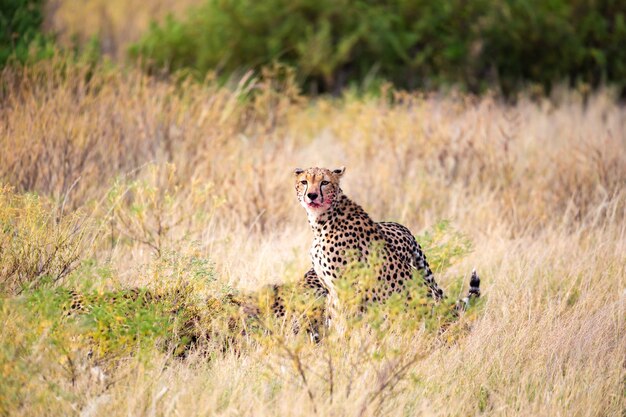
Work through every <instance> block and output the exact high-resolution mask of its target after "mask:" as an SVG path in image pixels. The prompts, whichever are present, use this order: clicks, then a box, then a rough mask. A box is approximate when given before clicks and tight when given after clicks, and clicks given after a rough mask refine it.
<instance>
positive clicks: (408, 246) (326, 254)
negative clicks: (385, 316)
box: [294, 168, 480, 304]
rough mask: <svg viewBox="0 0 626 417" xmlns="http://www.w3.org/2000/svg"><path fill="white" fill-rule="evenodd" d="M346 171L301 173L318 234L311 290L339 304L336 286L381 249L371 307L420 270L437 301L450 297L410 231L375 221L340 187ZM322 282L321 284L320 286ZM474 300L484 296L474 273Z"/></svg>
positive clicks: (298, 178) (299, 184)
mask: <svg viewBox="0 0 626 417" xmlns="http://www.w3.org/2000/svg"><path fill="white" fill-rule="evenodd" d="M344 172H345V168H340V169H335V170H329V169H325V168H309V169H306V170H305V169H296V170H295V171H294V176H295V188H296V194H297V197H298V201H299V202H300V204H301V205H302V206H303V207H304V209H305V210H306V212H307V216H308V220H309V224H310V226H311V229H312V231H313V243H312V246H311V250H310V255H311V260H312V263H313V268H312V269H311V270H310V271H309V272H307V274H306V276H305V280H306V282H308V285H309V286H311V287H315V286H317V291H319V293H320V294H324V293H326V294H328V295H329V296H330V302H331V304H336V303H337V302H338V299H337V291H336V289H335V283H336V282H337V279H338V278H339V277H341V275H342V273H343V272H344V271H345V270H346V268H347V267H348V265H349V264H350V263H351V262H352V261H358V262H360V263H363V264H365V265H367V266H373V265H369V263H370V259H371V255H372V251H373V250H374V248H379V249H378V250H379V251H380V253H378V256H379V257H380V258H381V260H382V265H377V270H376V273H377V279H376V283H375V285H373V286H372V287H371V288H368V290H367V294H365V297H364V299H365V301H366V302H372V301H373V302H377V301H383V300H385V299H387V298H388V297H389V296H391V295H392V294H393V293H403V292H405V291H406V290H407V286H408V285H409V283H410V282H411V281H412V280H413V279H414V272H415V271H418V272H419V275H420V276H421V278H422V280H423V282H424V284H425V285H426V286H427V288H428V290H429V293H430V295H431V296H432V297H433V298H434V299H435V300H440V299H442V298H443V297H444V293H443V290H442V289H441V288H440V287H439V286H438V285H437V282H436V281H435V278H434V275H433V272H432V271H431V269H430V266H429V265H428V261H427V260H426V256H425V255H424V252H423V251H422V249H421V247H420V245H419V244H418V243H417V241H416V240H415V238H414V237H413V235H412V234H411V232H410V231H409V229H407V228H406V227H404V226H402V225H400V224H398V223H392V222H380V223H376V222H374V221H373V220H372V219H371V218H370V216H369V215H368V214H367V213H366V212H365V211H364V210H363V208H361V206H359V205H358V204H356V203H355V202H353V201H352V200H350V199H349V198H348V197H347V196H346V195H344V194H343V191H342V190H341V187H340V179H341V176H342V175H343V174H344ZM316 278H317V281H316ZM472 279H473V281H472V282H471V285H472V287H471V291H470V295H469V296H468V297H470V296H474V297H477V296H479V295H480V290H479V282H480V281H479V279H478V275H476V274H473V278H472Z"/></svg>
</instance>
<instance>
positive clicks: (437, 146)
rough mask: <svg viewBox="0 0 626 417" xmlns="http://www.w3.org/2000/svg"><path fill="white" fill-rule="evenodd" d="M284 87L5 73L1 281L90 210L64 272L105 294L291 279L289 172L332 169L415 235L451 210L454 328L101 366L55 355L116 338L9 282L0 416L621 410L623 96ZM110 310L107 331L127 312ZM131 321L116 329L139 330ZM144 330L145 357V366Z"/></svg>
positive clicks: (301, 258) (101, 74)
mask: <svg viewBox="0 0 626 417" xmlns="http://www.w3.org/2000/svg"><path fill="white" fill-rule="evenodd" d="M290 77H291V75H290V74H289V72H288V71H285V70H284V69H275V70H274V73H269V72H268V73H267V74H265V75H264V76H263V77H253V76H251V75H248V76H247V77H246V78H244V79H243V80H242V81H241V82H239V83H235V84H232V85H231V86H227V87H220V86H218V84H217V83H215V82H213V81H212V80H211V79H207V80H206V81H205V82H204V83H194V82H188V81H185V80H171V81H169V80H162V79H156V78H151V77H149V76H146V75H144V74H142V73H140V72H138V71H135V70H133V69H124V70H119V71H111V70H106V69H99V68H93V67H89V68H81V67H80V66H72V65H70V66H68V65H65V64H63V63H62V62H45V63H41V64H38V65H35V66H34V67H31V68H27V69H22V70H11V69H5V70H4V72H3V73H2V85H1V87H0V108H1V111H0V149H1V150H2V152H1V153H0V180H1V181H2V182H3V183H4V184H5V185H4V187H6V186H7V185H10V186H11V187H12V191H8V190H9V189H8V188H3V190H7V191H3V193H5V194H3V196H4V195H6V196H9V197H10V198H9V197H2V198H3V199H2V200H1V201H0V214H1V216H2V218H1V219H0V221H1V222H2V224H3V229H2V233H4V234H2V235H0V237H1V238H2V242H1V244H0V248H2V251H3V252H0V253H2V258H1V259H0V273H1V274H4V275H2V277H4V276H6V271H7V270H8V269H7V266H8V265H11V264H12V263H11V262H13V261H11V259H17V258H16V256H17V255H11V256H13V257H7V256H6V255H5V254H6V253H14V254H19V253H26V251H25V249H23V248H22V249H23V250H22V252H19V250H18V249H19V248H18V249H15V248H14V247H15V245H17V244H18V243H19V242H20V240H19V239H18V238H21V237H24V239H26V238H28V241H29V242H38V244H39V246H36V247H40V248H42V249H41V250H40V253H42V254H48V253H51V252H50V250H51V248H53V247H54V242H55V236H58V235H63V236H65V235H68V233H70V231H72V230H74V229H73V228H74V225H75V224H76V223H75V222H76V221H78V220H77V219H79V220H80V219H87V220H85V221H88V225H89V227H88V228H81V229H80V234H76V235H74V236H76V237H77V239H78V240H76V241H75V243H76V244H75V246H72V248H76V250H77V251H78V252H77V254H78V257H77V258H75V259H74V260H73V261H72V262H73V263H72V267H71V270H69V271H68V273H67V274H64V275H63V280H62V281H63V282H64V284H63V285H70V284H71V285H72V286H74V287H78V288H82V289H83V290H84V291H91V292H92V293H94V294H96V296H97V294H105V293H106V292H107V291H111V290H115V289H118V288H128V287H134V286H145V287H149V288H153V289H164V288H165V289H167V288H177V286H179V285H180V284H181V283H189V285H190V286H191V287H190V288H188V289H189V292H188V293H186V294H187V295H186V296H187V297H190V298H189V300H192V301H193V303H194V305H197V306H201V305H203V303H204V304H207V303H215V302H218V301H219V300H222V301H219V302H225V301H224V300H226V299H225V298H223V296H224V295H225V294H231V293H236V289H238V290H251V289H256V288H259V287H261V286H262V285H264V284H267V283H284V282H292V281H295V280H297V279H298V278H299V277H300V276H301V275H302V274H303V273H304V272H305V271H306V270H307V269H308V268H309V267H310V266H309V263H310V261H309V259H308V243H309V240H310V234H309V232H308V226H307V224H306V218H305V215H304V213H303V212H302V209H301V208H300V207H299V206H298V204H297V201H296V199H295V196H294V192H293V189H292V186H293V185H292V184H291V181H292V179H291V171H292V168H294V167H296V166H311V165H319V166H328V167H334V166H339V165H345V166H347V173H346V175H345V180H344V183H343V189H344V191H345V192H346V193H347V194H348V195H349V196H350V197H352V198H353V199H355V200H356V201H358V202H359V203H361V204H362V205H363V206H364V208H365V209H366V210H367V211H368V212H369V213H370V214H371V215H372V217H373V218H374V219H376V220H383V219H384V220H395V221H399V222H401V223H403V224H405V225H407V226H408V227H410V228H411V230H413V232H415V233H416V234H418V233H419V234H422V233H423V232H424V231H425V230H427V229H430V228H431V227H432V226H433V225H435V224H437V223H438V222H439V221H440V220H442V219H447V220H448V221H449V224H450V226H451V227H453V228H454V229H456V230H458V231H460V232H461V233H463V234H464V235H465V236H467V237H468V238H469V239H470V240H471V241H472V242H473V246H474V251H473V252H472V253H471V254H469V255H467V256H465V257H463V258H459V259H454V260H453V261H454V262H452V265H451V266H450V267H447V265H445V262H442V263H441V265H442V266H441V267H440V268H438V270H437V271H436V273H437V279H438V281H439V282H440V283H441V285H442V286H443V288H444V289H447V290H452V289H455V288H457V287H458V285H457V283H458V281H459V277H460V276H461V275H463V274H464V273H467V271H469V270H471V268H472V267H474V266H475V267H476V268H478V270H479V272H480V273H481V276H482V283H483V288H484V293H485V298H484V301H483V303H482V306H481V308H480V309H478V310H477V311H475V312H473V313H472V314H469V315H467V316H465V317H464V318H462V319H461V321H460V322H459V323H457V324H456V325H455V326H457V327H453V328H451V329H450V330H449V332H448V333H446V334H445V335H440V334H438V333H437V332H432V331H431V330H429V327H428V326H426V325H425V324H420V323H422V321H420V320H415V326H414V327H413V328H412V330H411V331H407V330H406V329H405V328H403V327H402V326H401V325H402V324H403V323H394V322H393V321H391V320H390V321H389V322H388V323H386V324H385V326H387V327H382V329H383V330H384V331H381V332H379V331H376V330H375V329H374V330H373V329H372V328H371V327H370V328H367V327H363V326H360V325H355V326H354V327H353V328H352V330H350V333H349V334H347V335H343V336H342V335H341V334H336V333H332V332H331V334H329V335H328V336H327V337H326V338H324V339H323V340H322V342H321V343H319V344H314V343H310V342H308V341H307V340H306V337H303V336H302V335H301V336H295V335H292V334H291V332H290V331H285V332H283V333H277V335H278V334H280V337H279V336H276V337H269V338H265V337H264V336H263V337H260V338H259V339H258V340H257V341H256V342H254V343H249V344H248V345H246V346H243V347H242V346H241V345H235V344H232V345H228V344H227V345H226V346H227V347H226V348H224V345H223V344H216V343H215V341H214V340H212V339H211V337H210V336H211V335H210V334H207V335H206V338H205V340H204V341H203V342H201V343H204V344H205V345H204V346H205V348H204V349H200V350H197V351H193V350H192V351H191V352H190V353H189V354H188V356H187V357H185V358H184V359H175V352H174V351H173V350H169V349H168V348H167V347H165V348H164V346H166V345H167V344H166V343H165V344H164V343H163V341H162V340H161V339H159V338H160V337H162V336H160V335H158V334H157V336H154V334H153V333H145V332H144V333H142V331H138V332H137V333H132V334H133V335H134V336H133V337H129V339H125V340H127V341H125V342H124V343H126V345H125V347H124V349H125V350H124V352H133V349H134V348H136V349H137V351H139V350H141V351H142V352H144V353H143V354H141V355H140V354H131V355H128V354H127V355H125V356H123V357H121V358H116V361H114V362H107V363H108V365H107V367H106V369H102V367H100V368H95V367H94V366H93V364H91V365H90V364H89V359H88V355H87V354H86V352H84V351H80V350H72V346H71V345H70V344H69V342H70V341H72V343H77V344H79V345H80V346H85V345H84V344H83V342H81V340H83V339H91V342H90V343H91V344H93V343H99V342H98V341H99V340H100V339H98V338H99V337H104V339H102V340H104V341H103V342H102V343H100V345H99V346H101V345H103V343H104V342H107V343H108V341H109V339H108V338H107V337H108V336H98V335H102V334H103V333H98V332H95V333H94V332H92V331H91V330H89V329H91V327H89V325H90V324H89V323H92V324H93V323H94V322H90V321H86V322H82V321H81V320H78V321H77V322H75V321H72V319H70V318H65V316H64V315H63V313H58V312H59V311H62V309H60V308H59V307H58V306H57V307H54V305H52V306H49V307H50V308H49V309H47V310H44V311H40V310H37V309H35V310H33V308H32V307H29V305H32V304H29V303H32V302H34V301H32V297H35V295H36V294H40V293H38V292H35V293H33V290H32V289H31V290H29V292H28V294H30V295H22V296H19V297H16V296H14V295H9V294H12V293H15V292H16V291H15V290H13V289H11V290H10V291H9V290H4V289H3V296H2V298H1V301H0V302H1V305H0V321H1V324H2V328H3V332H2V336H0V338H1V339H0V340H1V343H0V346H2V347H1V349H2V350H1V351H0V365H1V367H0V372H2V374H1V375H2V380H1V382H0V412H1V413H5V414H30V415H44V414H72V413H75V414H79V413H83V414H85V415H121V414H132V415H171V414H175V413H176V414H179V415H197V414H203V415H204V414H219V415H233V414H235V415H278V414H280V415H310V414H312V413H317V414H325V415H381V414H384V415H473V414H478V413H487V414H489V415H511V414H520V415H546V416H547V415H551V416H552V415H622V414H623V412H624V409H625V407H626V400H625V397H624V389H625V385H624V381H625V377H626V374H625V371H624V369H625V365H626V363H625V357H624V352H625V351H626V333H625V331H626V328H625V323H624V317H626V315H625V307H626V305H625V303H626V298H625V293H624V289H625V288H626V281H625V277H626V186H625V185H626V109H624V108H623V107H622V106H621V105H619V104H618V103H617V102H616V100H615V99H614V97H613V95H612V94H611V93H610V92H609V91H601V92H599V93H597V94H594V95H592V96H590V97H588V98H586V99H584V98H583V97H581V96H579V95H578V94H577V93H576V92H572V91H567V90H563V91H560V92H557V93H555V95H554V97H552V98H551V99H549V100H548V99H544V100H539V101H538V100H533V99H531V98H530V97H528V98H525V97H522V98H520V100H519V101H518V103H517V104H516V105H515V106H510V105H505V104H502V103H500V102H499V101H498V100H497V99H496V98H494V97H489V96H485V97H481V98H477V97H470V96H463V95H459V96H439V95H421V94H418V93H415V94H409V93H404V92H395V91H385V92H383V94H381V96H380V97H365V98H356V97H352V96H350V95H346V96H344V97H342V98H339V99H326V98H321V99H317V100H315V101H308V100H306V99H304V98H303V97H302V96H301V95H300V94H299V92H298V91H297V89H296V88H295V87H294V83H293V81H292V80H291V78H290ZM29 213H31V214H29ZM27 215H31V216H32V217H28V216H27ZM38 216H39V217H38ZM28 219H31V220H28ZM37 219H38V220H37ZM27 220H28V221H27ZM29 221H32V222H34V223H29ZM81 224H82V223H81ZM85 224H87V223H85ZM35 225H37V226H36V227H35ZM27 226H28V227H27ZM24 231H26V232H24ZM24 233H26V234H24ZM28 233H30V234H28ZM55 233H57V235H55ZM436 234H437V229H435V231H434V232H433V233H431V234H430V235H429V236H430V237H431V239H430V240H429V239H428V238H425V239H423V242H425V243H426V250H427V255H429V256H431V257H432V259H437V258H439V259H441V260H442V261H446V260H447V259H449V256H448V255H445V249H446V248H447V246H446V243H445V242H446V239H447V237H448V236H450V235H447V234H445V233H444V234H442V235H441V236H440V237H438V238H437V236H435V235H436ZM437 239H440V240H437ZM73 242H74V241H73ZM7 248H9V249H7ZM11 248H14V249H11ZM72 250H73V249H72ZM7 251H9V252H7ZM10 251H13V252H10ZM442 251H444V252H442ZM29 254H30V252H29ZM442 254H443V255H442ZM24 256H26V255H24ZM30 256H31V255H29V256H28V257H25V258H23V259H25V260H26V261H27V262H32V264H33V265H35V266H37V265H38V263H37V259H36V258H32V257H30ZM20 259H21V258H20ZM42 259H43V258H42ZM55 259H56V258H55ZM26 261H25V262H26ZM27 262H26V263H24V265H30V264H29V263H27ZM444 266H445V267H444ZM35 270H37V269H36V268H35ZM25 271H26V270H25ZM29 271H30V272H29ZM56 271H57V270H56V269H53V270H52V272H51V273H50V274H47V273H43V272H42V273H41V274H39V275H37V274H35V273H32V270H31V269H28V271H26V272H25V273H24V279H25V280H27V279H33V278H34V277H36V276H41V277H43V276H44V275H46V276H47V275H51V276H53V277H54V276H56V275H55V274H56V273H57V272H56ZM45 283H46V281H45V280H43V281H42V284H45ZM11 288H23V286H19V285H17V286H16V287H11ZM47 288H48V287H47V286H46V285H44V286H43V289H42V290H36V291H44V292H43V294H45V291H48V290H47ZM457 291H460V290H457ZM33 294H35V295H33ZM457 295H459V294H457V293H455V292H454V291H452V293H451V297H453V298H454V297H456V296H457ZM49 299H50V300H52V301H50V302H51V303H53V304H54V303H57V302H65V301H63V300H65V298H61V299H60V300H61V301H58V300H59V299H57V298H54V297H52V298H49ZM29 300H30V301H29ZM38 300H39V301H38V303H36V305H43V306H44V307H45V306H46V301H45V300H46V297H40V298H39V299H38ZM54 300H57V301H54ZM97 300H101V299H100V298H98V299H97ZM216 300H218V301H216ZM102 303H103V302H102V301H98V302H96V303H95V304H94V305H95V306H96V307H97V306H102V309H101V310H97V311H100V313H101V314H105V313H106V314H111V315H107V316H106V317H108V318H107V320H109V319H110V320H112V321H111V322H110V323H115V322H116V321H115V320H117V319H116V318H115V317H117V316H116V314H118V313H119V312H118V311H117V310H115V309H113V310H110V309H109V310H108V309H106V308H104V307H103V305H106V303H105V304H102ZM211 305H214V304H211ZM125 308H127V307H125ZM131 310H132V309H131ZM55 311H56V312H57V313H58V314H57V313H55ZM124 311H126V310H124ZM150 311H151V310H150ZM90 314H95V313H94V312H93V311H92V312H90V313H88V315H87V317H88V318H89V317H92V316H90ZM124 314H128V313H124ZM124 314H122V313H119V315H120V317H122V318H121V319H120V320H121V321H120V323H121V324H120V326H121V327H119V328H123V329H129V328H130V329H133V328H134V327H133V326H135V324H132V323H135V322H132V323H127V322H125V321H124V320H125V319H124V318H123V316H124ZM146 314H148V319H147V322H148V323H160V322H159V321H158V320H157V319H158V318H159V317H161V316H160V315H157V316H154V315H150V314H156V313H149V312H148V313H146ZM159 314H160V313H159ZM203 320H205V321H203ZM206 320H208V321H209V322H211V320H212V319H211V317H208V318H207V317H205V318H202V317H201V318H200V319H198V321H197V323H200V324H201V323H206ZM103 322H107V321H105V320H104V319H103V320H100V321H98V320H96V321H95V323H96V324H98V323H103ZM81 323H83V324H82V326H87V327H81ZM107 323H108V322H107ZM141 323H143V322H141ZM226 324H227V325H230V324H229V323H226ZM231 324H232V323H231ZM75 326H78V327H75ZM110 326H113V324H111V325H110ZM137 326H141V324H138V325H137ZM227 327H228V326H227ZM284 327H285V328H289V324H284ZM108 328H109V329H110V328H116V327H114V326H113V327H108ZM231 328H232V326H231ZM454 332H457V333H454ZM157 333H158V332H157ZM452 334H456V336H455V337H452V338H450V339H449V338H447V336H448V335H452ZM76 337H78V339H76ZM243 337H244V338H245V336H243ZM137 338H138V339H137ZM151 338H156V339H154V340H153V339H151ZM157 339H158V340H157ZM136 340H144V341H145V340H147V341H148V342H150V341H152V343H153V345H154V346H156V347H155V348H153V349H152V350H150V351H149V353H148V354H145V351H144V350H143V347H141V349H140V347H139V345H138V346H136V347H134V346H133V345H132V343H135V342H134V341H136ZM159 340H161V341H159ZM66 343H67V344H66ZM198 343H200V342H198ZM104 345H106V346H108V345H107V344H106V343H104ZM148 345H150V343H148ZM87 346H89V344H87ZM141 346H145V345H141ZM211 346H213V347H211ZM78 352H82V353H78ZM68 358H69V359H68ZM69 363H73V364H74V365H75V366H74V365H72V366H70V365H68V364H69ZM8 375H12V376H13V377H12V378H13V379H9V378H7V376H8Z"/></svg>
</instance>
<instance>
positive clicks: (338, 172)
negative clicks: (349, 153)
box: [333, 167, 346, 177]
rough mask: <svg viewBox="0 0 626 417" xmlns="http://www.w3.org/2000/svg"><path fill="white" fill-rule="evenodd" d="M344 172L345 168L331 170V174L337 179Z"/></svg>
mask: <svg viewBox="0 0 626 417" xmlns="http://www.w3.org/2000/svg"><path fill="white" fill-rule="evenodd" d="M344 172H346V167H341V168H337V169H333V174H335V175H337V176H338V177H341V176H342V175H343V173H344Z"/></svg>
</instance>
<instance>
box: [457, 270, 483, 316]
mask: <svg viewBox="0 0 626 417" xmlns="http://www.w3.org/2000/svg"><path fill="white" fill-rule="evenodd" d="M479 297H480V277H479V276H478V273H477V272H476V268H474V269H473V270H472V276H471V277H470V288H469V291H468V292H467V297H465V298H462V299H460V300H459V301H457V303H456V304H457V310H461V311H464V310H467V308H468V307H469V304H470V300H471V299H472V298H479Z"/></svg>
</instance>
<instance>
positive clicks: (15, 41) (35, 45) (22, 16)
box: [0, 0, 52, 67]
mask: <svg viewBox="0 0 626 417" xmlns="http://www.w3.org/2000/svg"><path fill="white" fill-rule="evenodd" d="M42 23H43V0H10V1H2V2H1V3H0V67H2V66H4V65H5V64H6V63H7V61H9V59H11V58H13V59H17V60H18V61H20V62H25V61H27V60H28V59H30V58H32V57H45V56H49V55H50V47H51V45H52V43H51V40H50V38H49V37H47V36H46V35H44V34H43V32H42V31H41V25H42Z"/></svg>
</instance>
